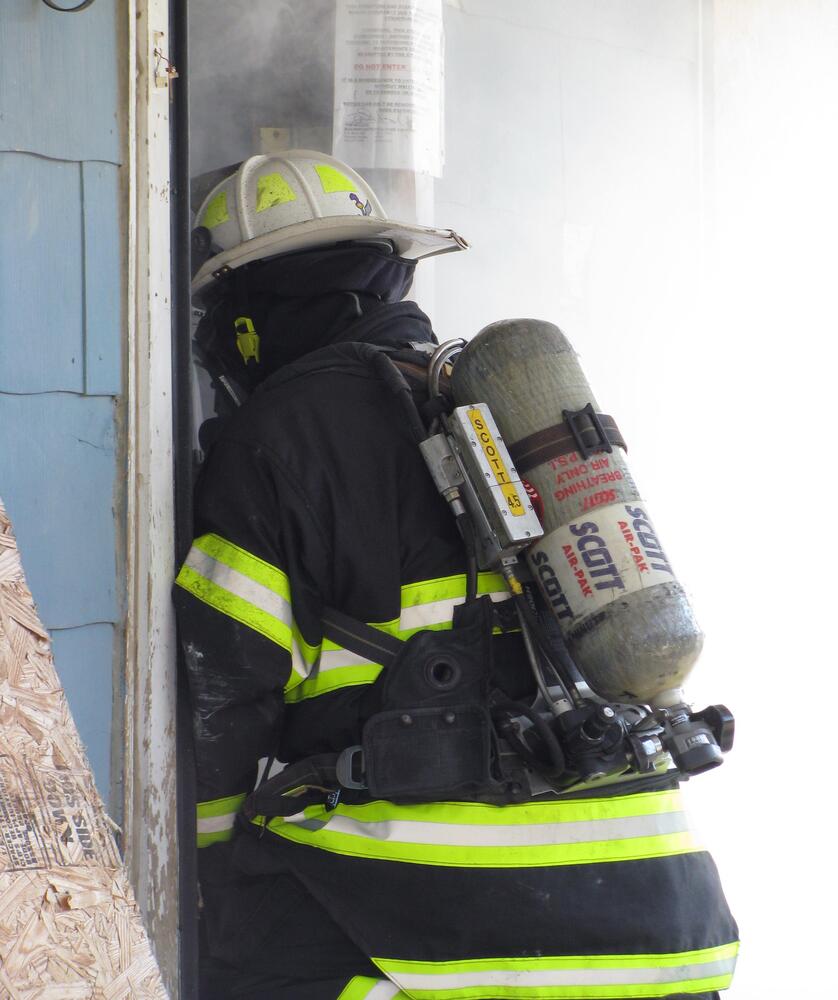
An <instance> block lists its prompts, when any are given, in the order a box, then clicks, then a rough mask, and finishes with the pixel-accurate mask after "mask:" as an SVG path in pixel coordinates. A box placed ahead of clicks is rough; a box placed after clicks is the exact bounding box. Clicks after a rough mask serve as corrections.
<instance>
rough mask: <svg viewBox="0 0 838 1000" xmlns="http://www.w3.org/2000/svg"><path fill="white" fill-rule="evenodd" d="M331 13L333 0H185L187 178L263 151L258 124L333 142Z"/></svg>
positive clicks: (295, 135) (306, 139) (299, 136)
mask: <svg viewBox="0 0 838 1000" xmlns="http://www.w3.org/2000/svg"><path fill="white" fill-rule="evenodd" d="M334 17H335V12H334V0H302V2H301V0H196V2H193V3H190V4H189V47H190V58H189V62H190V87H191V90H190V101H191V104H190V120H191V125H190V147H191V154H190V155H191V160H192V174H193V176H198V175H200V174H203V173H206V172H207V171H210V170H217V169H219V168H221V167H225V166H228V165H229V164H233V163H237V162H238V161H240V160H243V159H245V157H247V156H251V155H253V154H254V153H259V152H262V151H263V150H262V145H261V136H260V129H290V130H291V135H290V142H291V144H292V145H304V144H305V143H307V142H311V141H312V140H314V141H317V142H319V143H320V145H321V147H322V144H323V141H324V139H325V140H326V141H328V142H329V143H330V142H331V127H332V90H333V77H334ZM269 138H270V137H269ZM299 140H302V141H299ZM326 151H327V152H328V149H326Z"/></svg>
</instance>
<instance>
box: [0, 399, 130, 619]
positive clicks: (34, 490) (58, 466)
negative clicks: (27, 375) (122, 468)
mask: <svg viewBox="0 0 838 1000" xmlns="http://www.w3.org/2000/svg"><path fill="white" fill-rule="evenodd" d="M115 485H116V454H115V438H114V400H113V399H112V398H111V397H110V396H101V397H95V398H91V397H87V396H82V395H77V394H75V393H66V392H55V393H46V394H43V395H23V396H12V395H8V394H4V393H0V494H2V496H3V499H4V501H5V503H6V507H7V509H8V511H9V515H10V516H11V518H12V523H13V524H14V527H15V533H16V535H17V537H18V542H19V545H20V552H21V557H22V559H23V567H24V569H25V570H26V578H27V580H28V582H29V586H30V587H31V589H32V592H33V594H34V595H35V600H36V602H37V604H38V610H39V612H40V614H41V618H42V619H43V622H44V625H46V626H47V628H49V629H53V628H72V627H75V626H79V625H86V624H89V623H92V622H116V621H118V620H119V601H118V599H117V593H116V564H115V559H116V536H115V525H114V510H113V508H114V490H115Z"/></svg>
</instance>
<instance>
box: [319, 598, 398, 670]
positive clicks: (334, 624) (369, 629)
mask: <svg viewBox="0 0 838 1000" xmlns="http://www.w3.org/2000/svg"><path fill="white" fill-rule="evenodd" d="M321 622H322V625H323V635H324V636H325V637H326V638H327V639H331V640H332V642H336V643H337V644H338V645H339V646H343V648H344V649H348V650H349V651H350V652H352V653H357V654H358V655H359V656H363V657H364V658H365V659H367V660H370V661H372V662H373V663H380V664H382V666H385V667H389V666H390V664H391V663H392V662H393V661H394V660H395V658H396V657H397V656H398V655H399V653H400V652H401V651H402V648H403V647H404V641H403V640H402V639H397V638H396V637H395V636H393V635H390V634H389V633H387V632H382V631H381V630H380V629H377V628H373V626H372V625H367V624H366V623H365V622H362V621H359V620H358V619H357V618H352V617H351V616H350V615H345V614H344V613H343V612H342V611H338V610H337V609H336V608H324V609H323V616H322V618H321Z"/></svg>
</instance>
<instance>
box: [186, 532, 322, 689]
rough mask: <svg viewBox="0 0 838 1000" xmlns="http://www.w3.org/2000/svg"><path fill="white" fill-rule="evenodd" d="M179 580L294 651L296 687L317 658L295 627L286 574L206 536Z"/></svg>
mask: <svg viewBox="0 0 838 1000" xmlns="http://www.w3.org/2000/svg"><path fill="white" fill-rule="evenodd" d="M176 583H177V584H178V585H179V586H181V587H183V589H184V590H187V591H189V593H191V594H193V595H194V596H195V597H197V598H198V600H200V601H203V602H204V603H205V604H208V605H209V606H210V607H212V608H215V610H216V611H219V612H221V614H224V615H227V616H228V617H229V618H233V619H234V620H235V621H238V622H241V623H242V624H243V625H247V626H248V627H249V628H252V629H253V630H254V631H256V632H259V633H260V634H261V635H264V636H265V637H266V638H267V639H270V640H271V641H272V642H275V643H276V644H277V645H278V646H281V647H282V648H283V649H285V650H286V651H287V652H288V653H290V654H291V666H292V670H293V673H292V675H291V678H290V679H289V681H288V684H287V685H286V690H292V689H293V688H294V687H296V685H298V684H299V683H300V682H301V681H302V680H303V679H304V678H305V677H307V676H308V674H309V672H310V671H311V668H312V666H313V664H314V662H315V660H316V659H317V654H318V649H317V648H316V647H312V646H310V645H309V644H307V643H306V642H305V641H304V640H303V639H302V636H301V635H300V633H299V630H298V629H297V628H296V626H295V625H294V621H293V615H292V611H291V588H290V586H289V583H288V577H287V576H286V575H285V573H283V572H282V570H281V569H278V568H277V567H276V566H272V565H271V564H270V563H267V562H265V560H264V559H260V558H258V557H257V556H254V555H253V554H252V553H250V552H247V551H245V549H242V548H240V547H239V546H238V545H234V544H233V543H232V542H228V541H226V540H225V539H224V538H221V537H220V536H219V535H214V534H210V535H202V536H201V537H200V538H197V539H195V541H194V542H193V543H192V548H191V549H190V550H189V554H188V555H187V557H186V560H185V562H184V564H183V567H182V568H181V571H180V573H179V574H178V576H177V580H176Z"/></svg>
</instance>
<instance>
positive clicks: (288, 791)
mask: <svg viewBox="0 0 838 1000" xmlns="http://www.w3.org/2000/svg"><path fill="white" fill-rule="evenodd" d="M495 622H496V616H495V608H494V605H493V604H492V601H491V599H490V598H489V597H481V598H479V599H477V600H472V601H468V602H466V603H465V604H462V605H460V606H458V607H457V608H456V609H455V611H454V620H453V623H452V627H451V629H445V630H441V631H435V630H431V629H425V630H422V631H420V632H417V633H416V634H415V635H413V636H411V638H409V639H407V640H401V639H396V638H394V637H393V636H390V635H388V634H386V633H382V632H380V631H379V630H378V629H375V628H372V627H371V626H369V625H366V624H364V623H362V622H359V621H356V620H355V619H353V618H350V617H349V616H347V615H344V614H343V613H342V612H339V611H335V610H333V609H327V611H326V613H325V614H324V617H323V634H324V636H325V637H326V638H329V639H333V640H334V641H335V642H338V643H340V644H341V645H342V646H343V647H344V648H347V649H350V650H352V652H356V653H358V654H359V655H362V656H365V657H369V658H371V659H373V660H374V661H375V662H378V663H381V664H382V665H383V666H384V667H385V671H384V673H383V674H382V676H381V680H380V681H379V682H377V683H380V685H381V688H380V694H379V698H378V704H377V706H376V711H375V712H374V713H373V714H372V715H371V716H370V718H369V719H368V720H367V722H366V723H365V725H364V727H363V731H362V738H361V744H360V745H358V746H353V747H348V748H347V749H346V750H344V751H343V752H342V753H340V754H321V755H318V756H316V757H309V758H306V759H305V760H302V761H298V762H296V763H294V764H291V765H289V766H287V767H285V768H284V769H283V770H282V771H281V772H280V773H279V774H277V775H275V776H274V777H272V778H269V779H268V780H266V781H264V782H263V783H262V784H261V785H260V786H259V787H258V788H257V789H256V790H255V791H254V792H253V793H252V794H251V795H250V796H249V797H248V799H247V801H246V802H245V806H244V814H245V816H246V817H248V818H253V817H255V816H266V817H272V816H288V815H292V814H294V813H297V812H299V811H300V810H301V809H302V808H304V807H305V806H307V805H311V804H314V803H322V802H323V801H324V799H325V801H326V802H327V804H328V803H330V802H334V803H335V804H336V803H337V800H338V798H339V796H340V794H341V793H342V791H343V790H344V789H345V790H347V791H348V792H349V793H350V796H351V798H352V800H353V801H363V800H372V799H388V800H389V801H392V802H400V803H410V802H439V801H443V800H447V799H454V800H476V801H482V802H497V803H499V804H502V803H509V802H520V801H524V800H525V799H526V798H528V787H529V786H528V783H527V782H526V780H525V776H524V773H523V762H522V761H520V760H518V758H517V757H516V756H515V755H513V754H509V753H503V752H502V749H501V747H500V745H499V740H498V737H497V734H496V731H495V728H494V725H493V720H492V704H493V702H494V701H496V700H497V695H496V693H495V692H493V690H492V684H491V677H492V641H491V640H492V630H493V626H494V624H495Z"/></svg>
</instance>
